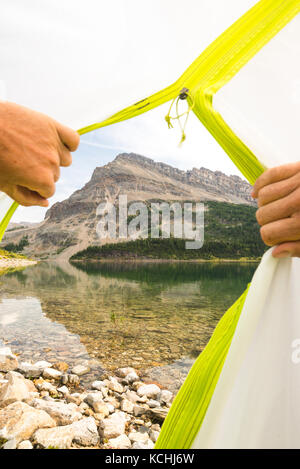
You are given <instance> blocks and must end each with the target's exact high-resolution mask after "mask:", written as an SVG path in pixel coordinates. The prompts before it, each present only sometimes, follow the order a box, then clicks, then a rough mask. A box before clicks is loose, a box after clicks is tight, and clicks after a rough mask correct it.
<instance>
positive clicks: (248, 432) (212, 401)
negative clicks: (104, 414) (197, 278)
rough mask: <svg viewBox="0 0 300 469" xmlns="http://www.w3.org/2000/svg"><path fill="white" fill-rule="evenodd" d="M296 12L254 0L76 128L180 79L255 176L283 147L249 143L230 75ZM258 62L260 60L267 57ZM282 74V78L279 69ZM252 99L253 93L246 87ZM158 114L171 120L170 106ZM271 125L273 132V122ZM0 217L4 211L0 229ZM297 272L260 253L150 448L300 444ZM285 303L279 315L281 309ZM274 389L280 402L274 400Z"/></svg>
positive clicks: (173, 95)
mask: <svg viewBox="0 0 300 469" xmlns="http://www.w3.org/2000/svg"><path fill="white" fill-rule="evenodd" d="M299 12H300V0H288V1H285V2H282V1H281V0H280V1H279V0H261V1H260V2H258V3H257V4H256V5H254V6H253V7H252V8H251V9H250V10H249V11H248V12H247V13H246V14H244V15H243V16H242V17H241V18H240V19H239V20H238V21H236V22H235V23H234V24H233V25H232V26H231V27H230V28H229V29H227V30H226V31H225V33H223V34H222V35H221V36H220V37H219V38H218V39H217V40H216V41H214V42H213V43H212V44H211V45H210V46H209V47H208V48H207V49H206V50H205V51H204V52H203V53H202V54H201V55H200V56H199V57H198V59H196V61H194V62H193V63H192V65H191V66H190V67H189V68H188V69H187V70H186V72H185V73H184V74H183V75H181V77H180V78H179V79H178V80H177V81H176V82H175V83H173V84H172V85H171V86H167V87H165V88H164V89H163V90H162V91H161V92H158V93H155V94H154V95H151V96H150V97H149V98H145V99H138V100H137V101H136V104H134V105H133V106H129V107H127V108H125V109H124V110H123V111H120V112H117V113H116V114H114V115H113V116H112V117H110V118H108V119H105V120H103V121H100V122H99V123H96V124H89V125H87V126H85V127H81V128H80V130H79V133H81V134H83V133H86V132H89V131H91V130H94V129H96V128H101V127H104V126H106V125H110V124H113V123H116V122H120V121H122V120H125V119H129V118H131V117H135V116H137V115H139V114H142V113H143V112H147V111H148V110H150V109H153V108H154V107H156V106H158V105H160V104H162V103H164V102H167V101H171V102H172V101H173V102H174V103H176V100H177V99H178V98H179V97H180V95H181V94H182V93H183V89H185V93H186V97H187V103H188V106H189V110H190V111H193V112H194V113H195V114H196V116H197V117H198V118H199V120H200V121H201V122H202V123H203V124H204V125H205V126H206V127H207V129H208V130H209V131H210V132H211V134H212V135H213V136H214V138H215V139H216V140H217V141H218V142H219V143H220V145H221V146H222V147H223V149H224V150H225V151H226V153H227V154H228V155H229V157H230V158H231V159H232V161H233V162H234V163H235V164H236V166H237V167H238V168H239V169H240V171H241V172H242V174H243V175H244V176H245V177H246V178H247V179H248V181H249V182H250V183H254V181H255V180H256V178H257V177H258V176H259V175H260V174H261V173H262V172H263V171H264V169H265V168H266V167H267V166H272V165H273V164H275V163H276V164H277V163H278V162H279V161H280V162H284V161H286V162H287V161H288V156H286V155H284V156H282V154H281V156H280V157H279V158H276V159H274V160H272V152H271V151H270V150H267V153H268V158H266V159H264V151H262V152H260V151H257V147H256V146H255V144H252V141H253V140H254V141H255V131H253V128H252V127H251V125H250V128H249V127H248V128H247V129H246V131H245V127H243V126H242V125H241V121H243V119H239V118H238V117H237V116H239V113H238V112H235V111H236V109H235V107H234V106H233V111H232V106H231V98H232V94H233V95H234V86H233V87H232V88H231V84H233V83H234V81H235V80H236V79H238V78H239V77H240V76H242V75H243V71H244V70H246V69H247V70H248V67H249V66H250V65H251V64H252V60H253V61H255V58H256V57H258V56H259V54H260V53H261V52H263V51H264V50H266V49H267V47H268V45H269V44H273V41H275V40H276V37H277V35H278V36H279V35H280V33H281V31H285V30H286V28H287V29H288V28H289V25H290V24H292V22H293V20H294V19H297V18H298V17H299V15H298V14H299ZM289 41H290V39H288V42H289ZM265 64H266V69H267V68H268V63H267V62H265ZM279 72H280V70H279V69H278V73H279ZM285 79H286V81H287V83H289V76H288V75H287V76H285ZM223 89H224V91H225V92H224V93H223ZM240 89H242V90H243V87H242V86H241V88H240ZM279 92H280V91H279ZM226 93H227V94H226ZM215 98H216V103H217V105H216V107H215V106H214V103H215ZM274 99H275V97H274ZM252 100H254V101H255V94H254V95H253V94H252ZM88 104H89V103H87V105H88ZM262 105H263V103H262ZM238 108H239V102H237V110H238ZM75 111H76V110H75ZM223 111H224V114H223ZM255 112H257V111H255V110H254V111H253V113H254V114H253V115H254V116H255V115H256V114H255ZM225 116H226V117H225ZM243 117H244V116H243ZM227 118H228V120H227ZM251 119H252V120H253V118H252V117H251ZM251 119H250V121H251ZM167 121H168V123H169V124H171V122H172V121H171V120H170V116H169V115H168V116H167ZM249 129H250V130H249ZM274 129H275V128H274ZM274 129H273V132H274V131H278V132H279V131H280V129H278V130H277V129H276V130H274ZM260 130H261V133H262V134H264V131H263V129H260ZM271 130H272V129H271ZM248 133H250V136H251V138H249V140H248V139H247V135H248ZM260 140H261V141H262V142H263V140H264V139H263V138H262V139H260ZM269 148H270V147H269ZM13 207H14V205H11V207H10V211H12V210H13ZM9 213H11V212H9ZM8 219H9V214H8V213H6V215H5V218H4V220H3V221H2V223H1V225H0V235H1V233H2V232H3V230H4V229H5V224H7V222H8ZM297 273H300V267H299V262H298V260H297V259H296V260H280V261H278V260H275V259H273V258H272V255H271V252H270V251H269V252H268V253H267V254H266V255H265V256H264V258H263V260H262V263H261V264H260V266H259V268H258V269H257V271H256V273H255V276H254V278H253V282H252V284H251V286H250V288H249V289H248V290H246V292H245V293H244V294H243V295H242V296H241V298H240V299H239V300H237V302H236V303H235V304H234V305H233V306H232V307H231V308H230V309H229V310H228V311H227V312H226V313H225V315H224V316H223V318H222V320H221V322H220V323H219V325H218V326H217V328H216V330H215V332H214V334H213V336H212V338H211V340H210V342H209V344H208V346H207V348H206V349H205V350H204V351H203V352H202V353H201V355H200V356H199V358H198V360H197V361H196V363H195V364H194V366H193V367H192V369H191V371H190V373H189V375H188V377H187V379H186V381H185V383H184V385H183V386H182V388H181V390H180V392H179V393H178V395H177V396H176V398H175V401H174V403H173V404H172V407H171V409H170V411H169V414H168V416H167V419H166V421H165V422H164V425H163V427H162V431H161V434H160V436H159V439H158V441H157V443H156V448H157V449H159V448H191V447H193V448H212V447H226V448H229V447H258V448H260V447H281V446H282V447H288V446H289V445H291V446H292V447H299V446H300V445H299V443H297V432H298V427H299V423H298V422H299V421H300V419H299V415H298V410H296V411H295V412H293V411H294V409H295V407H297V400H296V396H297V392H298V389H299V385H298V384H300V383H298V373H297V372H296V368H295V366H294V365H295V364H294V363H293V362H292V361H291V360H289V358H290V355H289V352H290V347H289V344H290V341H291V340H292V339H293V338H294V337H293V335H294V334H297V331H298V319H297V306H298V304H297V295H296V293H297V289H296V281H295V279H296V278H297ZM298 278H299V277H298ZM274 292H275V293H276V294H274ZM285 310H286V311H288V314H289V315H288V320H286V317H285V316H283V312H285ZM298 310H299V308H298ZM273 315H274V320H273ZM293 325H295V326H296V328H295V330H294V329H293ZM299 333H300V331H299ZM273 340H275V341H276V345H275V347H274V350H273V353H274V359H272V350H269V351H266V350H265V349H266V344H268V345H269V344H272V341H273ZM277 344H278V345H277ZM284 347H287V348H284ZM283 350H284V352H283ZM287 350H288V351H287ZM261 356H263V359H261ZM281 399H282V401H283V405H282V408H281V407H280V406H279V404H278V402H279V400H281ZM279 407H280V408H279ZM269 424H271V426H272V429H271V430H270V429H269ZM293 431H295V433H294V434H293Z"/></svg>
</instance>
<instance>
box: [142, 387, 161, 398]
mask: <svg viewBox="0 0 300 469" xmlns="http://www.w3.org/2000/svg"><path fill="white" fill-rule="evenodd" d="M137 393H138V395H139V396H146V397H148V398H154V399H155V398H156V396H157V395H158V394H159V393H160V388H159V387H158V386H157V385H156V384H143V385H142V386H139V388H138V390H137Z"/></svg>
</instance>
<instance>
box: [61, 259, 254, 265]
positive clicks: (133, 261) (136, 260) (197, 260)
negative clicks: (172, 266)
mask: <svg viewBox="0 0 300 469" xmlns="http://www.w3.org/2000/svg"><path fill="white" fill-rule="evenodd" d="M260 260H261V259H251V258H249V259H247V258H240V259H223V258H220V259H160V258H157V259H154V258H152V259H150V258H147V257H145V258H141V257H137V258H124V259H122V258H115V257H114V258H102V259H69V262H70V263H71V264H73V263H74V264H77V263H78V264H83V263H87V262H90V263H93V264H95V263H98V264H103V263H105V262H112V263H116V264H117V263H120V264H121V263H135V262H137V263H139V262H140V263H142V262H144V263H155V262H159V263H177V262H178V263H179V262H185V263H187V262H188V263H193V264H195V263H196V264H204V263H209V264H222V263H224V264H225V263H239V264H242V263H246V264H248V263H256V264H259V262H260Z"/></svg>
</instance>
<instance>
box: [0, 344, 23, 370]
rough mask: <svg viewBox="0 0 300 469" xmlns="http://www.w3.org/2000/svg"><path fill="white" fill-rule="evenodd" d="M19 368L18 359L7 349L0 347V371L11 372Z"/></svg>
mask: <svg viewBox="0 0 300 469" xmlns="http://www.w3.org/2000/svg"><path fill="white" fill-rule="evenodd" d="M18 366H19V363H18V359H17V357H16V355H14V354H13V353H12V351H11V349H10V348H9V347H0V371H4V372H7V371H13V370H16V369H17V368H18Z"/></svg>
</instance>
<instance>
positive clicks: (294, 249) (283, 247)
mask: <svg viewBox="0 0 300 469" xmlns="http://www.w3.org/2000/svg"><path fill="white" fill-rule="evenodd" d="M272 256H273V257H276V258H280V259H281V258H284V257H300V241H294V242H292V243H282V244H279V246H276V247H275V248H274V249H273V251H272Z"/></svg>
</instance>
